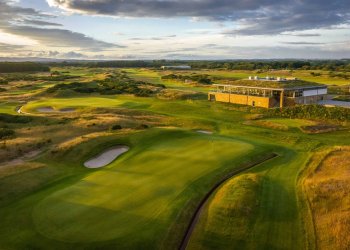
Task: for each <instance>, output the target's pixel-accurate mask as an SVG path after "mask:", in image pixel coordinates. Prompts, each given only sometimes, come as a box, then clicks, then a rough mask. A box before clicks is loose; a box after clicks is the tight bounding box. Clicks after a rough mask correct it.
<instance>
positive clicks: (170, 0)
mask: <svg viewBox="0 0 350 250" xmlns="http://www.w3.org/2000/svg"><path fill="white" fill-rule="evenodd" d="M47 2H48V3H49V5H51V6H55V7H59V8H62V9H65V10H68V11H71V12H78V13H85V14H92V15H109V16H117V17H162V18H168V17H192V18H194V19H196V20H201V19H206V20H212V21H234V22H236V23H238V24H239V26H238V28H235V29H231V30H227V31H225V34H228V35H263V34H280V33H282V32H286V31H297V30H307V29H318V28H324V27H331V26H333V25H339V24H344V23H349V20H350V14H349V13H350V1H349V0H337V1H329V0H249V1H247V0H235V1H231V0H204V1H199V0H188V1H180V0H128V1H125V0H89V1H86V0H47Z"/></svg>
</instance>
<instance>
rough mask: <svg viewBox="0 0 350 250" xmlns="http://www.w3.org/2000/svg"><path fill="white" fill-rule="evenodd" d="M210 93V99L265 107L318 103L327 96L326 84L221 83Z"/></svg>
mask: <svg viewBox="0 0 350 250" xmlns="http://www.w3.org/2000/svg"><path fill="white" fill-rule="evenodd" d="M215 86H216V91H211V92H209V93H208V100H210V101H217V102H227V103H235V104H241V105H250V106H255V107H263V108H276V107H279V108H283V107H287V106H294V105H297V104H316V103H318V102H319V101H321V100H324V99H325V98H326V96H327V87H326V86H307V87H293V88H264V87H254V86H237V85H220V84H216V85H215Z"/></svg>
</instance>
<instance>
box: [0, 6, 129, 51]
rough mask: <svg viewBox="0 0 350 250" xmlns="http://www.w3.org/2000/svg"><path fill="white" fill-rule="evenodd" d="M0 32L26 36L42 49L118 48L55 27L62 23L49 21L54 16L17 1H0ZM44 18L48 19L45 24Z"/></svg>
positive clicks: (100, 49) (93, 49)
mask: <svg viewBox="0 0 350 250" xmlns="http://www.w3.org/2000/svg"><path fill="white" fill-rule="evenodd" d="M0 16H1V19H0V30H2V32H6V33H8V34H12V35H17V36H22V37H27V38H30V39H32V40H35V41H38V42H39V43H40V44H41V45H42V46H50V47H74V48H79V49H89V50H92V51H102V50H108V49H113V48H120V47H122V46H118V45H116V44H113V43H108V42H104V41H100V40H97V39H95V38H92V37H88V36H86V35H84V34H82V33H79V32H73V31H70V30H66V29H61V28H57V27H59V26H62V25H61V24H58V23H55V22H51V20H52V19H54V18H55V16H54V15H51V14H47V13H42V12H39V11H37V10H35V9H32V8H23V7H20V6H17V5H16V2H13V1H5V0H0ZM46 19H50V21H47V20H46Z"/></svg>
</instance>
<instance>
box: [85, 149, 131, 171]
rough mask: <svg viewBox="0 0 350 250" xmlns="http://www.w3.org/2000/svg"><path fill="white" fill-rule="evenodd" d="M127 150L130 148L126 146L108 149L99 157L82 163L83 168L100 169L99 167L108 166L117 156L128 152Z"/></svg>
mask: <svg viewBox="0 0 350 250" xmlns="http://www.w3.org/2000/svg"><path fill="white" fill-rule="evenodd" d="M129 149H130V148H129V147H128V146H116V147H113V148H110V149H108V150H106V151H105V152H103V153H101V154H100V155H98V156H96V157H94V158H92V159H90V160H88V161H86V162H85V163H84V166H85V167H87V168H101V167H104V166H107V165H108V164H110V163H111V162H113V161H114V160H115V159H117V158H118V156H120V155H122V154H124V153H125V152H127V151H129Z"/></svg>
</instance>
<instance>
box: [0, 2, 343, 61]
mask: <svg viewBox="0 0 350 250" xmlns="http://www.w3.org/2000/svg"><path fill="white" fill-rule="evenodd" d="M0 17H1V18H0V56H2V57H49V58H71V59H252V58H266V59H267V58H350V0H331V1H330V0H186V1H185V0H181V1H180V0H0Z"/></svg>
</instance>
